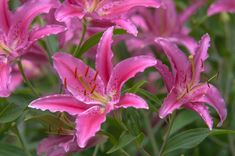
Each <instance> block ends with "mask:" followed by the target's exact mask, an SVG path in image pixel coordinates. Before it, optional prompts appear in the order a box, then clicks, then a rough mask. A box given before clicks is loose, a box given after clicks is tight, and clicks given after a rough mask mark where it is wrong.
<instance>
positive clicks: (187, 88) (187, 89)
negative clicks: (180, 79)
mask: <svg viewBox="0 0 235 156" xmlns="http://www.w3.org/2000/svg"><path fill="white" fill-rule="evenodd" d="M186 91H187V93H189V87H188V85H187V86H186Z"/></svg>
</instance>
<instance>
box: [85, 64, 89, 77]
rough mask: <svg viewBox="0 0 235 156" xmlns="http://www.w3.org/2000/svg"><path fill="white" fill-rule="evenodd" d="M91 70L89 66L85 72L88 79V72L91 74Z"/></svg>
mask: <svg viewBox="0 0 235 156" xmlns="http://www.w3.org/2000/svg"><path fill="white" fill-rule="evenodd" d="M89 69H90V67H89V66H87V68H86V71H85V77H87V75H88V72H89Z"/></svg>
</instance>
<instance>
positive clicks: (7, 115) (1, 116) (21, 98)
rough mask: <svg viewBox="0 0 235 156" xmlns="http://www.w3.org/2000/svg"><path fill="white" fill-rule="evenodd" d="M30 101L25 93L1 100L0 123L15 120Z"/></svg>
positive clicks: (17, 93)
mask: <svg viewBox="0 0 235 156" xmlns="http://www.w3.org/2000/svg"><path fill="white" fill-rule="evenodd" d="M31 100H32V98H31V97H30V96H29V94H28V92H27V91H20V92H16V93H14V94H12V95H11V96H10V97H9V98H8V99H7V100H5V99H1V102H0V103H1V104H0V123H7V122H12V121H14V120H16V119H17V118H18V117H19V116H20V115H21V114H22V113H23V112H24V110H25V108H26V107H27V105H28V103H29V102H30V101H31Z"/></svg>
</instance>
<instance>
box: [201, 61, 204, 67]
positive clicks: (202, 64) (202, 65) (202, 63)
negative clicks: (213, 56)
mask: <svg viewBox="0 0 235 156" xmlns="http://www.w3.org/2000/svg"><path fill="white" fill-rule="evenodd" d="M203 67H204V62H203V60H202V59H201V68H203Z"/></svg>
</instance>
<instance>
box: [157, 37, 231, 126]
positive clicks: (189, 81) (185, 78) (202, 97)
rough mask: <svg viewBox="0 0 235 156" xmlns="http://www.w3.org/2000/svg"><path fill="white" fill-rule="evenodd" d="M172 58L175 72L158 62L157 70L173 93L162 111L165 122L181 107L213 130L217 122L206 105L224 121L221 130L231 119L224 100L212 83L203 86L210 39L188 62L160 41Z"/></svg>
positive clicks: (169, 45) (166, 42) (167, 54)
mask: <svg viewBox="0 0 235 156" xmlns="http://www.w3.org/2000/svg"><path fill="white" fill-rule="evenodd" d="M156 42H157V43H158V44H160V45H161V47H162V48H163V50H164V53H165V54H166V56H167V57H168V59H169V61H170V64H171V67H172V72H170V71H169V70H168V68H167V66H166V65H164V64H162V63H161V62H160V61H158V64H157V65H156V69H157V70H158V71H159V73H160V74H161V75H162V77H163V80H164V82H165V84H166V87H167V89H168V91H169V94H168V96H167V97H166V98H165V100H164V102H163V105H162V107H161V108H160V111H159V116H160V117H161V118H164V117H166V116H167V115H168V114H170V113H172V112H173V111H174V110H176V109H179V108H181V107H185V108H189V109H192V110H193V111H195V112H197V113H198V114H199V115H200V116H201V118H202V119H203V120H204V122H205V123H206V124H207V126H208V127H209V129H212V127H213V121H212V119H211V116H210V114H209V110H208V107H207V106H206V105H205V103H207V104H209V105H210V106H211V107H213V108H214V109H215V110H216V111H217V113H218V114H219V117H220V122H219V124H218V126H221V125H222V123H223V122H224V120H225V118H226V116H227V110H226V106H225V102H224V99H223V98H222V97H221V95H220V93H219V91H218V90H217V88H216V87H214V86H213V85H212V84H209V82H204V83H203V82H200V74H201V72H202V71H203V70H204V61H205V60H206V59H207V57H208V54H207V50H208V47H209V42H210V38H209V35H207V34H206V35H204V36H203V37H202V39H201V41H200V42H199V45H198V48H197V50H196V52H195V54H194V55H190V56H189V57H188V58H187V57H186V56H185V54H184V53H183V52H182V51H180V49H178V48H177V46H176V45H174V44H173V43H171V42H169V41H168V40H166V39H158V40H156Z"/></svg>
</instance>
